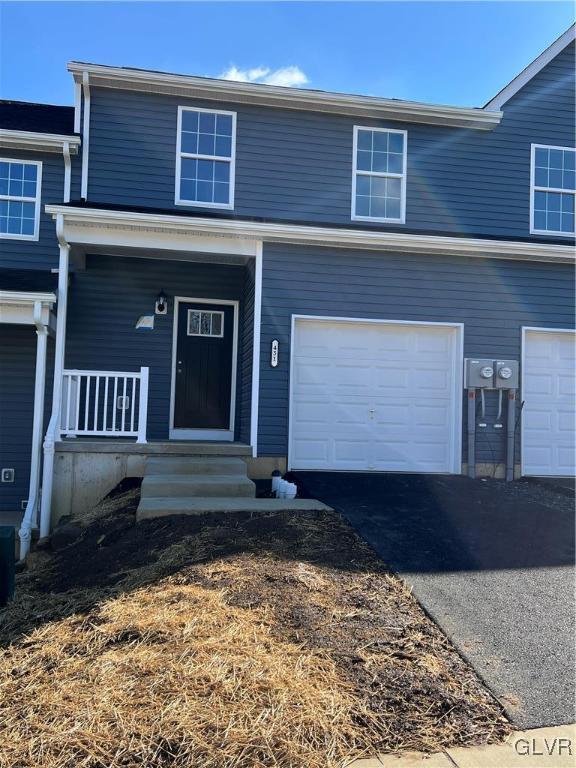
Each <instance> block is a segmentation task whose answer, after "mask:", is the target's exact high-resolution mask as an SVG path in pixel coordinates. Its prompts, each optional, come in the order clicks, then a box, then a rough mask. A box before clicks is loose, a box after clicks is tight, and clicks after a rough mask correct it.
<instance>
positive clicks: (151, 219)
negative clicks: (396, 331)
mask: <svg viewBox="0 0 576 768" xmlns="http://www.w3.org/2000/svg"><path fill="white" fill-rule="evenodd" d="M46 213H48V214H50V215H52V217H53V218H54V219H56V218H57V217H58V216H61V217H62V219H63V221H64V222H66V221H68V222H69V223H70V224H74V225H78V226H80V227H81V228H84V227H94V228H95V229H107V228H110V229H114V228H118V227H120V228H122V229H123V230H126V229H132V230H133V231H134V232H138V231H141V232H145V231H150V230H151V229H152V230H153V231H155V232H158V231H159V230H160V231H164V232H166V233H176V232H177V233H180V234H185V235H190V234H195V235H197V234H202V235H208V236H209V235H213V236H216V237H221V236H222V235H226V236H229V237H234V238H238V239H242V238H252V239H257V240H262V241H264V242H288V243H294V244H306V245H319V246H322V245H325V246H330V247H339V248H363V249H369V250H380V251H393V252H409V253H422V254H426V255H430V256H432V255H438V254H443V255H450V254H453V255H460V256H477V257H480V258H491V259H520V260H526V261H547V262H556V263H572V264H573V263H574V262H575V251H574V247H573V246H572V245H571V244H568V245H556V244H549V243H537V242H534V243H530V242H519V241H509V240H488V239H483V238H477V237H474V238H473V237H447V236H443V235H419V234H413V233H408V232H400V233H398V232H386V231H381V232H374V231H367V230H361V229H335V228H331V227H325V226H309V225H297V224H279V223H267V222H253V221H245V220H244V221H243V220H238V219H234V220H230V219H208V218H202V217H193V216H174V215H170V214H156V213H155V214H150V213H137V212H135V211H112V210H103V209H94V208H83V207H82V208H74V207H73V206H61V205H47V206H46Z"/></svg>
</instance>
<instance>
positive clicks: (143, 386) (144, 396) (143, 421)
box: [136, 368, 150, 443]
mask: <svg viewBox="0 0 576 768" xmlns="http://www.w3.org/2000/svg"><path fill="white" fill-rule="evenodd" d="M149 373H150V369H149V368H140V400H139V405H138V437H137V439H136V442H137V443H145V442H146V426H147V424H148V376H149Z"/></svg>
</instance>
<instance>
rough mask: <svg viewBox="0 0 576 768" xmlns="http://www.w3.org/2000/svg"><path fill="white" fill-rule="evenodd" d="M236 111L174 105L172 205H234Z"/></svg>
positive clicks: (206, 206) (211, 206)
mask: <svg viewBox="0 0 576 768" xmlns="http://www.w3.org/2000/svg"><path fill="white" fill-rule="evenodd" d="M235 155H236V113H235V112H221V111H217V110H208V109H193V108H190V107H179V108H178V141H177V157H176V204H177V205H198V206H202V207H204V208H233V207H234V165H235Z"/></svg>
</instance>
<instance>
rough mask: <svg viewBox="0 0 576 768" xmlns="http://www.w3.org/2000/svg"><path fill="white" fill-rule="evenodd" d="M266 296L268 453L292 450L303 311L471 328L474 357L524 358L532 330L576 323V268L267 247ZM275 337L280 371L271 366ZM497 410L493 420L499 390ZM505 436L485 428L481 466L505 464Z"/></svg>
mask: <svg viewBox="0 0 576 768" xmlns="http://www.w3.org/2000/svg"><path fill="white" fill-rule="evenodd" d="M262 293H263V305H262V326H261V334H262V335H261V371H260V409H259V429H258V454H259V455H261V456H286V454H287V449H288V399H289V365H290V329H291V316H292V315H293V314H304V315H326V316H334V317H359V318H371V319H375V318H377V319H386V320H416V321H429V322H451V323H453V322H457V323H464V355H465V357H470V356H474V357H476V356H477V357H488V358H490V357H492V358H497V357H501V358H504V359H515V360H519V359H520V343H521V327H522V326H523V325H532V326H542V327H550V328H554V327H556V328H572V327H574V301H575V297H574V269H573V268H572V267H571V266H570V265H564V264H538V263H534V262H518V261H496V260H484V259H477V258H461V257H453V256H444V257H440V256H416V255H408V254H389V253H375V252H369V251H349V250H344V249H328V248H312V247H304V246H289V245H280V244H278V245H275V244H266V245H265V246H264V259H263V284H262ZM273 338H276V339H278V340H279V341H280V362H279V365H278V367H277V368H271V367H270V366H269V365H268V362H267V355H268V350H269V348H270V342H271V341H272V339H273ZM488 408H489V411H488V423H489V424H492V423H493V420H492V421H491V420H490V418H491V416H492V415H493V414H494V413H495V408H496V399H495V396H494V393H489V397H488ZM464 421H465V419H464ZM503 438H504V436H503V435H501V434H499V433H497V432H495V431H494V430H493V429H487V430H486V432H479V435H478V461H486V462H491V463H492V462H495V461H497V462H500V461H503V459H504V452H503V447H504V446H503ZM464 445H465V442H464Z"/></svg>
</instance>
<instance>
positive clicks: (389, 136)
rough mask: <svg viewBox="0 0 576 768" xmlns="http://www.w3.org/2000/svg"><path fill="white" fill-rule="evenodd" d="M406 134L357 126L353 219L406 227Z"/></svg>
mask: <svg viewBox="0 0 576 768" xmlns="http://www.w3.org/2000/svg"><path fill="white" fill-rule="evenodd" d="M407 140H408V136H407V133H406V131H397V130H389V129H385V128H364V127H362V126H358V125H357V126H354V159H353V174H352V218H353V219H359V220H364V221H366V220H368V221H386V222H391V223H396V224H403V223H404V221H405V217H406V144H407Z"/></svg>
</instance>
